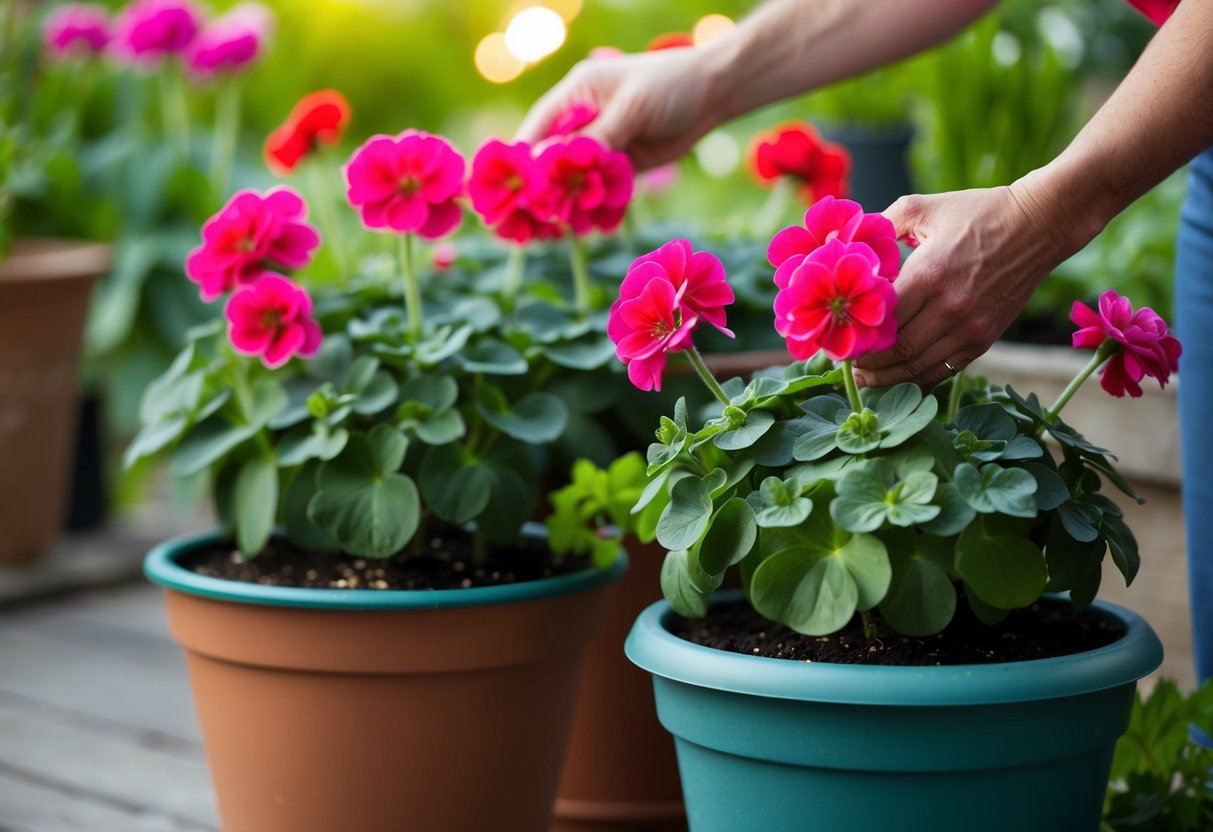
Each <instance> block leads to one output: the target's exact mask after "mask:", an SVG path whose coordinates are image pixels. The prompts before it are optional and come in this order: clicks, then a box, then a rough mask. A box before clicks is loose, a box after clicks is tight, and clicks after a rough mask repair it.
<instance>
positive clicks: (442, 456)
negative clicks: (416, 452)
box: [418, 445, 493, 524]
mask: <svg viewBox="0 0 1213 832" xmlns="http://www.w3.org/2000/svg"><path fill="white" fill-rule="evenodd" d="M418 480H419V485H420V486H421V496H422V497H424V498H425V502H426V505H428V506H429V507H430V508H432V509H433V510H434V511H435V513H437V514H438V516H439V517H441V518H442V519H443V520H446V521H447V522H448V523H457V524H463V523H467V522H469V521H470V520H474V519H476V518H477V517H478V516H480V513H481V512H482V511H484V509H485V506H487V505H488V503H489V497H490V496H492V490H493V474H492V472H491V471H490V470H489V468H488V466H487V465H484V464H482V463H480V462H478V461H477V460H475V459H474V458H471V457H468V456H465V454H464V452H463V450H462V449H461V448H460V447H459V446H458V445H439V446H438V447H434V448H430V449H429V451H427V452H426V455H425V457H424V458H423V459H422V461H421V470H420V472H419V474H418Z"/></svg>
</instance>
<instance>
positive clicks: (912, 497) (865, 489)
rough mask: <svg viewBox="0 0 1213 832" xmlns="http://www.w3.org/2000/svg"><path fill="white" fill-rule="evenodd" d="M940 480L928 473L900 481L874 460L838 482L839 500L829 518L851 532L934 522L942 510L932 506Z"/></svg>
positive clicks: (889, 467) (885, 465) (884, 462)
mask: <svg viewBox="0 0 1213 832" xmlns="http://www.w3.org/2000/svg"><path fill="white" fill-rule="evenodd" d="M938 482H939V480H938V478H937V477H936V476H935V475H934V474H932V473H930V472H929V471H913V472H911V473H910V474H909V475H908V476H907V477H906V478H905V479H901V480H898V479H897V474H896V472H895V471H894V469H893V466H892V465H890V464H889V463H888V461H887V460H883V459H882V460H874V461H872V462H869V463H868V464H867V465H866V466H864V467H862V468H850V469H848V470H847V472H846V473H845V474H844V475H843V476H842V477H841V479H839V480H838V484H837V491H838V496H837V497H835V498H834V500H833V501H832V502H831V503H830V516H831V517H832V518H833V519H834V522H835V523H837V524H838V525H839V526H841V527H842V528H844V529H846V530H847V531H852V532H871V531H875V530H876V529H878V528H880V527H881V526H882V525H884V523H885V521H888V522H889V523H892V524H893V525H894V526H912V525H914V524H916V523H926V522H928V521H930V520H932V519H934V518H935V517H936V516H937V515H938V514H939V513H940V508H939V506H936V505H931V498H932V497H934V496H935V488H936V485H937V484H938Z"/></svg>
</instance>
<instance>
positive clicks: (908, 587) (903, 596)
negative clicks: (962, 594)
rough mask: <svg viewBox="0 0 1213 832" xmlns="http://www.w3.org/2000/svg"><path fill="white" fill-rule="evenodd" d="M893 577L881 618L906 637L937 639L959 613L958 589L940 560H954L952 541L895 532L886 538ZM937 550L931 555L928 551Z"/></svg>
mask: <svg viewBox="0 0 1213 832" xmlns="http://www.w3.org/2000/svg"><path fill="white" fill-rule="evenodd" d="M882 537H883V539H884V542H885V548H886V549H887V550H888V553H889V563H890V565H891V566H892V570H893V576H892V579H891V580H890V582H889V591H888V594H887V595H885V597H884V600H883V601H881V602H880V614H881V616H882V617H883V618H884V620H885V621H886V622H888V624H889V626H890V627H892V628H893V629H894V630H896V631H897V632H899V633H901V634H902V635H904V636H929V635H934V634H935V633H938V632H940V631H942V630H943V628H944V627H946V626H948V623H949V622H950V621H951V620H952V616H953V615H955V613H956V588H955V587H954V586H953V585H952V579H951V577H950V576H949V575H948V572H947V570H946V569H944V568H942V567H941V566H940V565H939V562H940V560H944V561H945V562H950V561H951V560H952V554H953V552H952V545H951V543H950V542H949V541H946V540H942V539H940V538H937V537H931V536H929V535H916V534H914V533H913V532H911V531H908V530H905V529H892V530H890V532H889V533H887V534H886V535H883V536H882ZM931 549H933V550H935V551H934V552H928V551H927V550H931Z"/></svg>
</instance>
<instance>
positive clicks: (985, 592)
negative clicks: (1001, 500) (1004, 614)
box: [956, 523, 1049, 610]
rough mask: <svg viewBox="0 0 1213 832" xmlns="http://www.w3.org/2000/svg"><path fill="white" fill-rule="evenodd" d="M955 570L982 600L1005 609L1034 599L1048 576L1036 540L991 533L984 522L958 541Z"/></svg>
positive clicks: (1022, 604) (1021, 605)
mask: <svg viewBox="0 0 1213 832" xmlns="http://www.w3.org/2000/svg"><path fill="white" fill-rule="evenodd" d="M956 571H957V572H958V573H959V574H960V576H961V577H962V578H964V580H965V583H967V584H968V585H969V587H970V588H971V589H972V590H973V592H975V593H976V594H977V596H978V597H979V598H981V600H983V601H985V602H986V603H987V604H990V605H991V606H995V607H998V608H999V609H1004V610H1009V609H1017V608H1019V607H1026V606H1028V605H1029V604H1031V603H1032V602H1034V601H1035V600H1036V599H1037V598H1039V597H1040V595H1041V593H1043V592H1044V589H1045V584H1046V583H1047V582H1048V578H1049V576H1048V571H1047V570H1046V568H1045V559H1044V555H1043V554H1042V553H1041V551H1040V549H1039V548H1038V547H1037V546H1036V544H1035V543H1033V542H1032V541H1031V540H1028V539H1026V538H1024V537H1011V536H1005V535H999V534H991V533H990V532H988V531H987V530H986V528H985V525H984V524H983V523H974V524H973V525H971V526H969V527H968V528H967V529H965V530H964V531H963V532H962V533H961V535H960V538H959V539H958V540H957V541H956Z"/></svg>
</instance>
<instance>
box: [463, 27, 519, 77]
mask: <svg viewBox="0 0 1213 832" xmlns="http://www.w3.org/2000/svg"><path fill="white" fill-rule="evenodd" d="M475 62H476V71H477V72H479V73H480V74H481V75H483V76H484V77H485V79H487V80H489V81H491V82H493V83H494V84H505V83H507V82H509V81H513V80H514V79H515V78H517V77H518V76H519V75H521V74H522V70H523V69H525V68H526V63H525V62H523V61H521V60H519V59H518V58H516V57H515V56H514V55H513V54H512V53H511V52H510V49H509V47H508V46H507V45H506V36H505V35H503V34H502V33H501V32H493V33H492V34H491V35H485V37H484V38H483V39H482V40H481V41H480V43H478V44H476V55H475Z"/></svg>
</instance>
